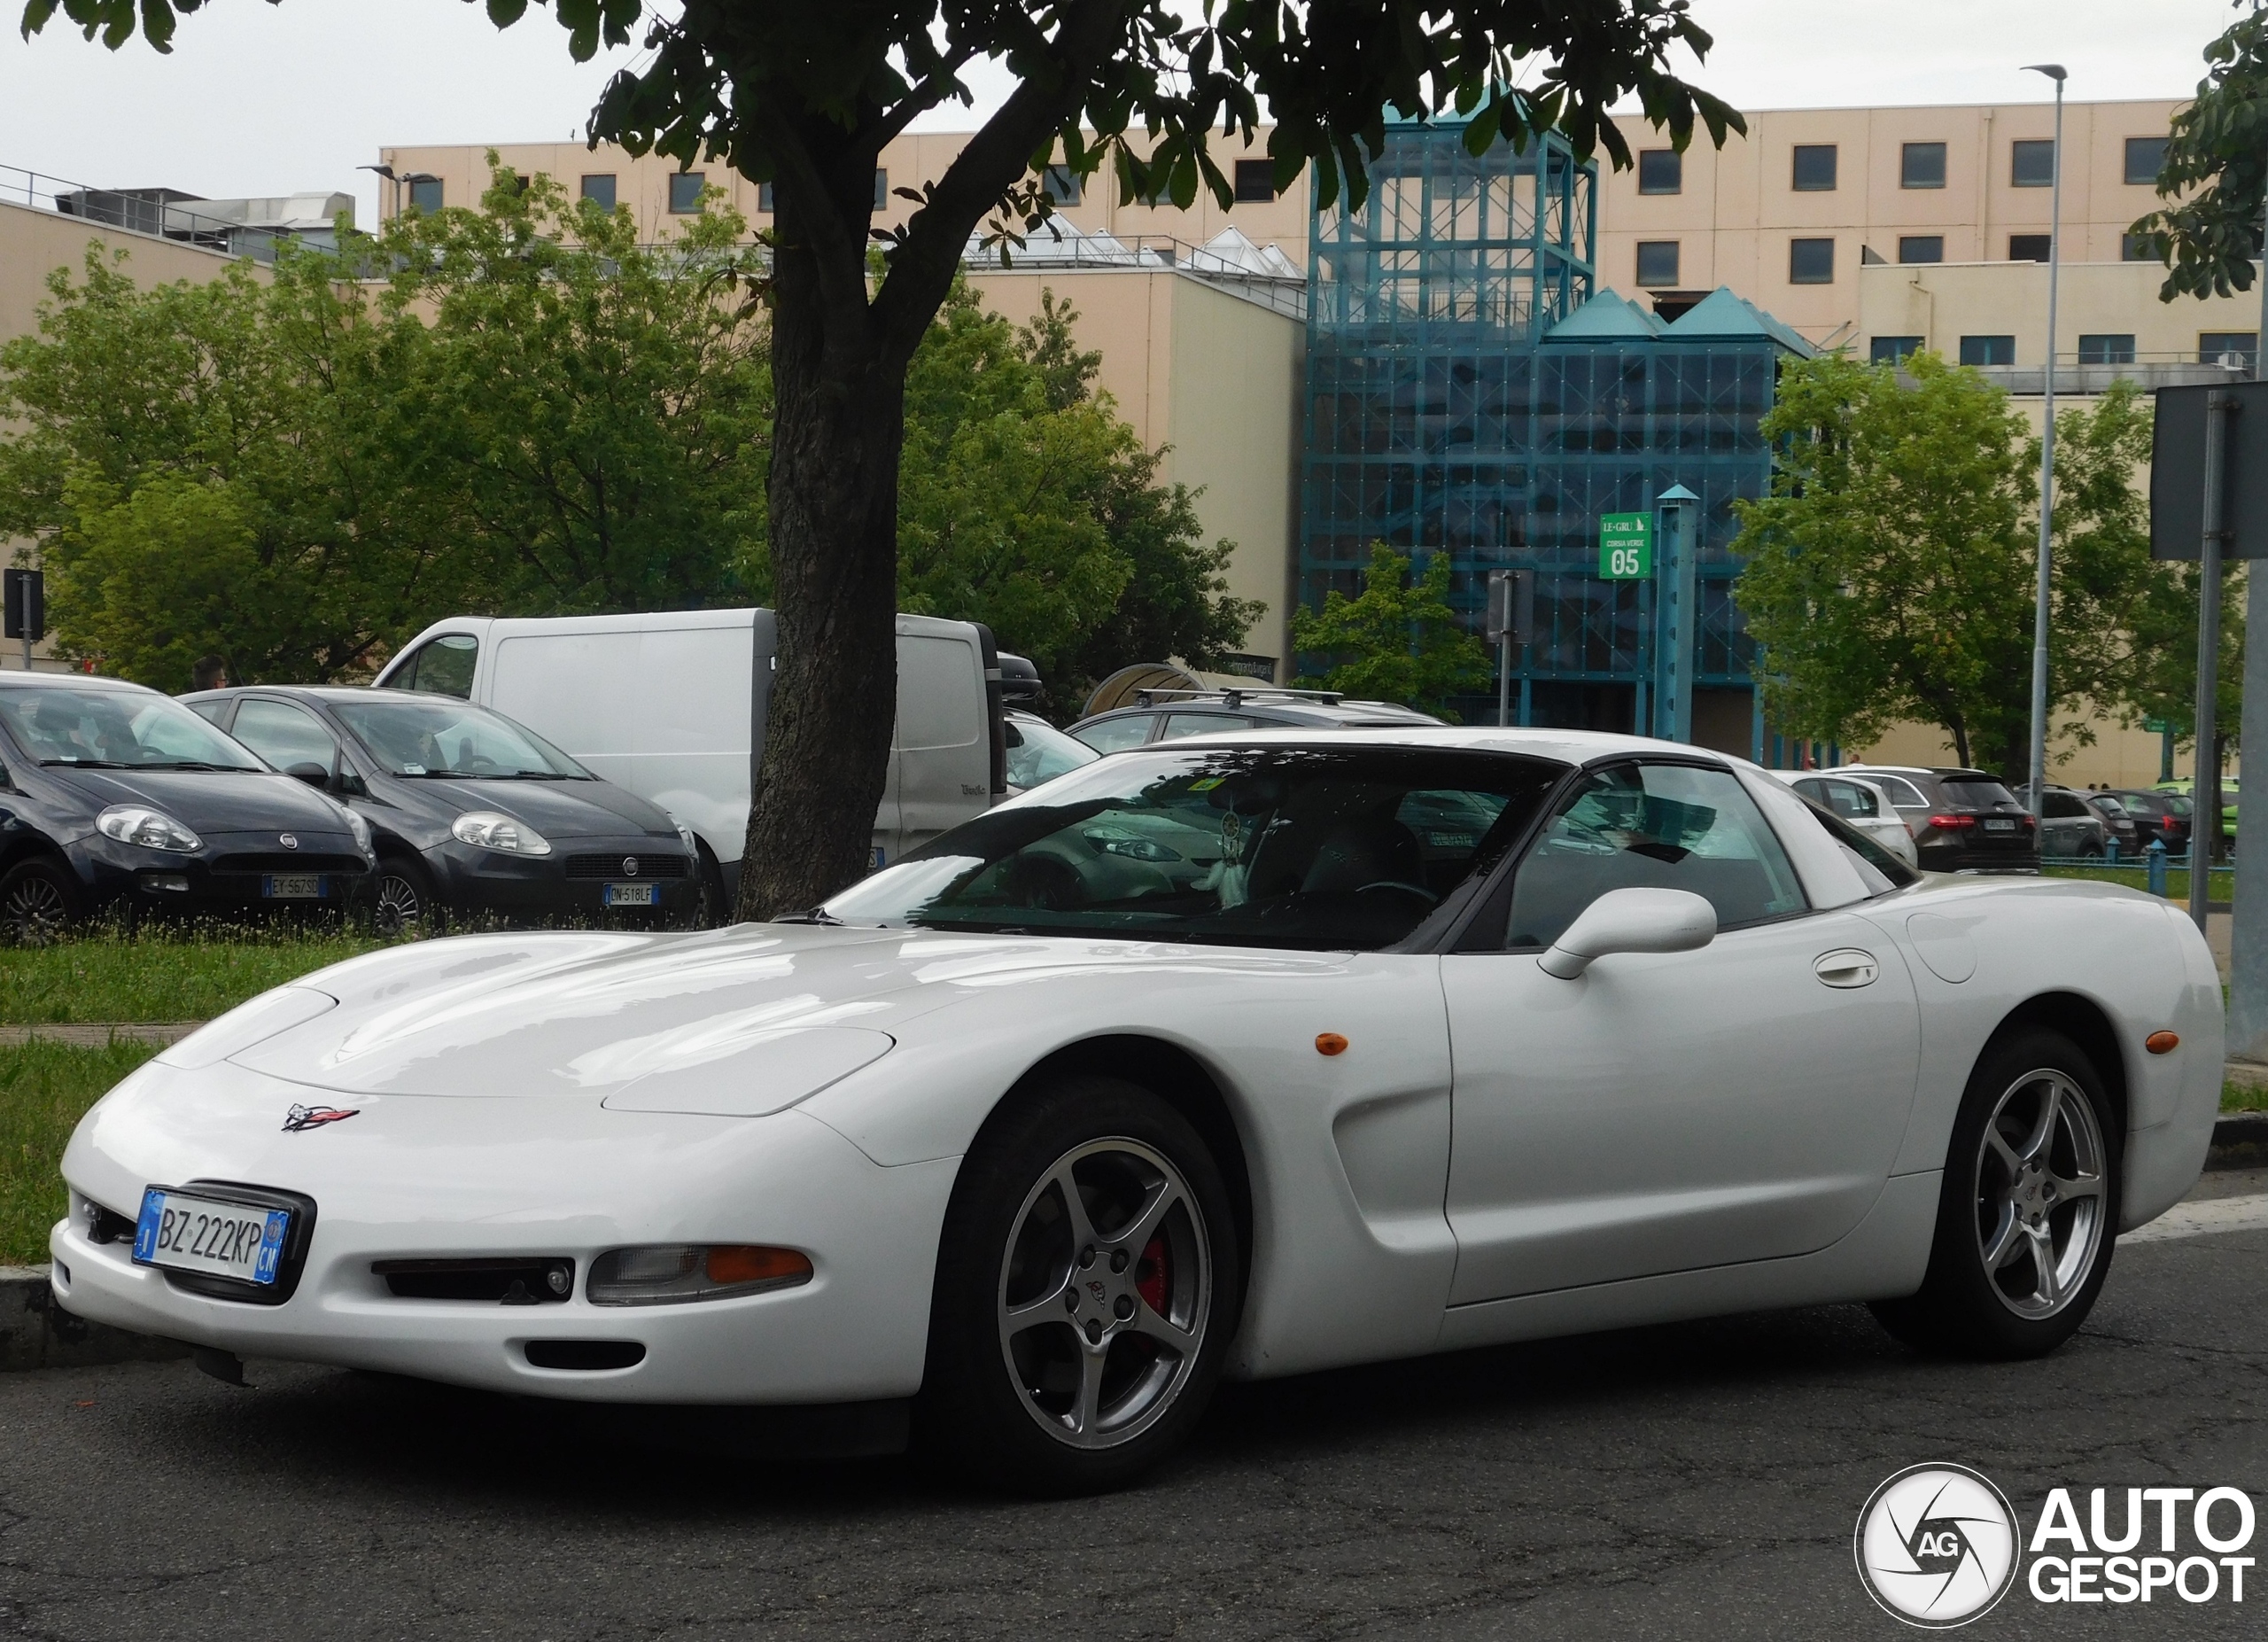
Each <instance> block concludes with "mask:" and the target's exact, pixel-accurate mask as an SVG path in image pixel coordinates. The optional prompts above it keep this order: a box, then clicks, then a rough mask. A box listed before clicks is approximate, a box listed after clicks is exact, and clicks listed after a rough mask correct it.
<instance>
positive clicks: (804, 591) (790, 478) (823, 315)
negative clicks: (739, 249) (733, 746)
mask: <svg viewBox="0 0 2268 1642" xmlns="http://www.w3.org/2000/svg"><path fill="white" fill-rule="evenodd" d="M781 206H782V207H783V209H782V211H781V214H780V218H779V222H780V238H781V249H780V251H779V253H778V256H777V259H776V261H775V264H774V281H775V284H774V286H773V318H772V376H773V395H774V410H773V453H772V479H771V497H770V508H771V513H770V517H771V527H772V572H773V587H774V589H775V595H774V603H775V606H776V609H777V611H778V619H779V650H778V661H777V664H776V671H775V672H774V673H773V681H772V711H771V718H770V720H769V723H768V724H767V726H766V728H765V740H764V759H763V762H762V765H761V766H760V767H759V769H758V772H757V791H756V799H755V803H754V805H753V806H752V807H751V809H750V814H749V825H748V842H747V848H746V852H745V853H744V855H743V856H742V863H741V881H740V893H739V896H738V898H737V901H736V905H735V907H734V916H735V917H736V918H739V919H742V920H750V919H764V918H770V917H776V916H779V915H781V914H787V913H796V912H803V911H805V910H808V909H809V908H811V907H816V906H817V905H819V902H821V901H823V900H825V899H827V897H828V896H830V895H833V894H834V893H835V891H838V890H840V889H842V888H843V886H844V885H846V884H849V883H853V882H855V881H856V880H857V879H858V877H859V876H860V875H862V874H864V873H865V872H866V867H867V860H868V851H869V849H870V847H871V845H870V843H869V840H870V838H871V836H872V832H873V829H874V811H875V808H876V806H877V805H880V804H881V802H882V790H883V788H884V786H885V784H886V783H887V781H888V778H889V744H890V730H891V726H892V724H893V722H894V721H895V720H896V717H897V637H896V617H897V463H898V453H899V448H900V447H901V446H902V445H903V444H904V442H905V364H904V362H903V361H902V360H901V359H898V358H897V357H896V356H895V351H894V350H890V349H889V348H887V347H886V346H883V343H882V339H881V338H880V337H879V336H877V335H876V334H875V329H876V328H875V327H874V326H873V325H872V324H871V323H866V311H865V310H866V292H865V288H864V279H863V277H862V276H860V277H858V281H857V286H856V288H855V290H853V291H851V292H843V291H840V290H837V291H834V292H829V291H827V290H826V289H825V287H824V284H823V282H825V281H826V280H827V279H828V278H829V277H830V276H835V277H837V278H838V279H839V277H840V275H841V273H842V270H840V269H834V268H826V267H824V266H822V263H823V259H821V258H819V257H818V256H815V255H813V254H812V253H811V251H810V250H809V249H808V248H800V247H798V246H796V244H795V233H794V228H795V225H794V223H793V222H792V220H791V217H790V214H789V213H788V210H787V209H785V207H786V206H788V200H787V199H786V198H785V197H784V196H783V198H781ZM863 220H864V219H863V217H862V218H861V219H860V221H861V222H863ZM830 299H831V300H830ZM846 299H847V300H846Z"/></svg>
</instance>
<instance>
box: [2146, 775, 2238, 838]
mask: <svg viewBox="0 0 2268 1642" xmlns="http://www.w3.org/2000/svg"><path fill="white" fill-rule="evenodd" d="M2237 779H2238V778H2237V777H2236V776H2233V775H2224V776H2222V777H2221V837H2224V838H2231V839H2233V838H2234V837H2236V791H2237ZM2152 790H2153V791H2155V792H2170V793H2177V794H2179V796H2181V797H2182V798H2186V799H2188V800H2189V804H2190V810H2191V824H2192V826H2193V827H2194V824H2195V811H2196V805H2197V783H2196V782H2194V781H2193V780H2191V779H2190V778H2188V777H2187V776H2184V777H2182V778H2181V779H2180V780H2179V781H2162V782H2158V784H2157V785H2156V786H2155V788H2153V789H2152Z"/></svg>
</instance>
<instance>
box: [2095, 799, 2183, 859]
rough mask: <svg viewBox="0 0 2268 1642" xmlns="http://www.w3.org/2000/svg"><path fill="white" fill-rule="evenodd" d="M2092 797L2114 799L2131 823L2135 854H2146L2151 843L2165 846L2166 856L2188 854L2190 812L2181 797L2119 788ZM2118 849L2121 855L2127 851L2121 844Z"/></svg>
mask: <svg viewBox="0 0 2268 1642" xmlns="http://www.w3.org/2000/svg"><path fill="white" fill-rule="evenodd" d="M2095 797H2096V798H2112V799H2116V800H2117V803H2118V805H2119V807H2120V808H2121V809H2123V810H2124V811H2125V812H2126V813H2127V814H2128V815H2129V816H2131V817H2132V819H2133V822H2134V834H2135V838H2134V852H2135V853H2137V854H2140V853H2141V852H2145V851H2147V850H2148V848H2149V847H2150V845H2151V844H2154V843H2155V844H2164V845H2165V852H2166V853H2167V854H2169V855H2186V854H2188V853H2189V833H2190V817H2191V809H2190V804H2189V800H2188V799H2187V798H2184V797H2183V796H2182V795H2181V794H2180V793H2178V792H2148V791H2144V790H2139V789H2136V790H2126V789H2123V788H2122V789H2114V790H2111V791H2109V792H2099V793H2097V794H2095ZM2118 848H2119V851H2120V852H2121V853H2122V854H2123V853H2124V852H2125V851H2126V845H2125V844H2120V845H2119V846H2118Z"/></svg>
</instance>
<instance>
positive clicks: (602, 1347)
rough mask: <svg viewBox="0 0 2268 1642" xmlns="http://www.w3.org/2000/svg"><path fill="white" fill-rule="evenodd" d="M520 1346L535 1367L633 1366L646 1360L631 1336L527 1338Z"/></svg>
mask: <svg viewBox="0 0 2268 1642" xmlns="http://www.w3.org/2000/svg"><path fill="white" fill-rule="evenodd" d="M524 1349H525V1350H526V1351H527V1358H528V1361H529V1362H531V1363H532V1364H533V1365H534V1366H536V1367H538V1368H574V1369H582V1370H586V1371H587V1370H591V1369H601V1368H635V1367H637V1366H638V1365H639V1364H641V1363H642V1362H644V1361H645V1360H646V1348H645V1347H644V1346H642V1345H640V1344H639V1343H638V1342H636V1341H635V1340H531V1341H529V1342H527V1345H526V1347H525V1348H524Z"/></svg>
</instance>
